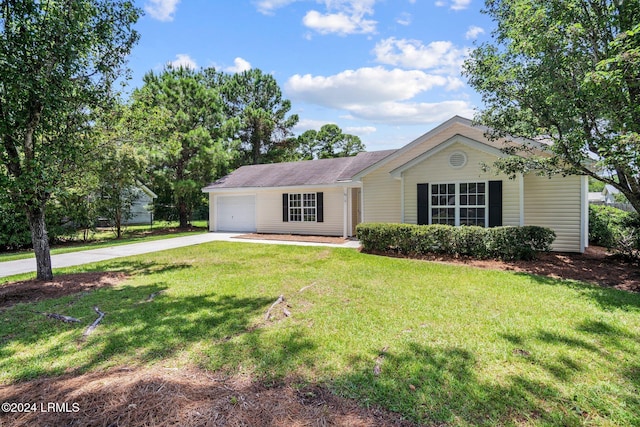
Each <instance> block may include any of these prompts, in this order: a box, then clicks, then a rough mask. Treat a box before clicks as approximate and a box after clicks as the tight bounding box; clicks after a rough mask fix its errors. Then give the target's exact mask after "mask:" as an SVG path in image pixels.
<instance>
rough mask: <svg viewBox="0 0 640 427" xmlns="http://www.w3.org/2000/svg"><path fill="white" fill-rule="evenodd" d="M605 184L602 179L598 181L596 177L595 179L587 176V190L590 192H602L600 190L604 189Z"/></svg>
mask: <svg viewBox="0 0 640 427" xmlns="http://www.w3.org/2000/svg"><path fill="white" fill-rule="evenodd" d="M605 185H606V184H605V183H604V182H602V181H598V180H597V179H595V178H594V177H592V176H590V177H589V191H590V192H593V193H595V192H598V193H600V192H602V190H604V186H605Z"/></svg>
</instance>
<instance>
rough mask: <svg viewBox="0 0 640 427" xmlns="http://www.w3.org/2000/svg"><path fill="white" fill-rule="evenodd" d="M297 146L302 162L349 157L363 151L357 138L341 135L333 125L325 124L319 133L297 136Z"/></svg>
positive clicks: (362, 145) (311, 130) (307, 132)
mask: <svg viewBox="0 0 640 427" xmlns="http://www.w3.org/2000/svg"><path fill="white" fill-rule="evenodd" d="M297 145H298V152H299V153H300V156H301V157H302V159H303V160H312V159H328V158H334V157H349V156H355V155H356V154H358V153H359V152H361V151H364V150H365V147H364V144H362V141H360V138H359V137H357V136H355V135H350V134H346V133H343V132H342V129H340V128H339V127H338V126H337V125H334V124H326V125H324V126H322V127H321V128H320V130H319V131H315V130H313V129H310V130H308V131H305V132H304V133H303V134H302V135H300V136H298V138H297Z"/></svg>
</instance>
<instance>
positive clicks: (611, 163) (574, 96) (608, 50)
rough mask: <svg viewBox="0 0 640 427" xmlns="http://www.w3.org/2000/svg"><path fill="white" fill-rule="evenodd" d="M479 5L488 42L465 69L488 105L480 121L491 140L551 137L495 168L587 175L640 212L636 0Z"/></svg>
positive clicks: (516, 0)
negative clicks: (488, 24)
mask: <svg viewBox="0 0 640 427" xmlns="http://www.w3.org/2000/svg"><path fill="white" fill-rule="evenodd" d="M484 12H485V13H486V14H488V15H489V16H490V17H491V18H492V19H493V20H494V22H495V24H496V26H497V28H496V29H495V30H494V32H493V33H492V34H493V41H491V42H487V43H483V44H481V45H479V46H478V47H477V48H476V49H474V50H473V52H472V53H471V55H470V57H469V59H468V60H467V61H466V63H465V67H464V74H465V75H466V76H467V77H468V78H469V84H470V85H471V86H472V87H473V88H475V89H476V90H477V91H478V92H479V93H480V94H481V95H482V98H483V103H484V105H485V108H484V109H483V111H482V112H481V113H480V115H479V116H478V117H477V120H478V121H479V122H481V123H482V124H484V125H487V126H489V127H490V129H491V134H492V137H494V138H496V139H497V138H501V137H504V138H506V139H507V140H511V139H514V138H518V137H524V138H529V139H530V140H531V139H535V140H544V141H548V142H551V144H545V145H541V144H538V143H531V144H526V147H525V150H524V151H525V152H526V153H527V154H530V155H531V156H530V157H527V158H526V159H522V158H520V159H519V160H512V159H509V158H507V159H501V160H500V161H499V162H498V163H496V166H497V167H498V168H499V169H501V170H503V171H504V172H506V173H508V174H513V173H514V172H527V171H530V170H538V171H543V172H546V173H549V174H552V173H580V174H586V175H589V176H591V177H592V178H593V179H595V180H598V181H602V182H604V183H607V184H611V185H613V186H614V187H615V188H617V189H618V190H620V191H621V192H622V193H623V194H624V195H625V196H626V197H627V199H628V200H629V202H630V203H631V204H632V205H633V206H634V207H635V208H636V210H640V86H639V85H638V81H640V1H638V0H625V1H620V0H602V1H597V2H594V1H588V0H565V1H555V0H533V1H532V0H508V1H507V0H487V1H486V2H485V10H484ZM519 141H520V142H521V141H522V140H519ZM541 151H544V152H547V153H546V154H548V156H547V155H545V154H544V153H541ZM510 153H511V154H517V153H515V152H513V151H511V152H510ZM520 154H522V153H520ZM593 159H597V162H595V163H596V164H595V165H594V164H593V163H594V161H593ZM598 170H606V171H609V172H610V174H608V175H606V176H600V175H598V174H597V173H596V172H597V171H598Z"/></svg>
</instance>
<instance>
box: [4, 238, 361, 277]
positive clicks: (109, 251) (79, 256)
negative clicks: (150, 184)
mask: <svg viewBox="0 0 640 427" xmlns="http://www.w3.org/2000/svg"><path fill="white" fill-rule="evenodd" d="M240 235H242V233H204V234H195V235H192V236H183V237H174V238H172V239H164V240H154V241H151V242H142V243H131V244H129V245H121V246H109V247H105V248H99V249H90V250H87V251H80V252H70V253H66V254H59V255H51V265H52V267H53V268H62V267H71V266H74V265H81V264H89V263H92V262H98V261H105V260H108V259H113V258H120V257H127V256H132V255H140V254H146V253H149V252H158V251H164V250H167V249H174V248H181V247H184V246H191V245H199V244H201V243H207V242H214V241H227V242H237V243H262V244H276V245H297V246H328V247H338V248H357V247H359V246H360V243H359V242H357V241H348V242H346V243H343V244H331V243H310V242H293V241H282V240H254V239H236V238H234V237H237V236H240ZM35 271H36V261H35V259H34V258H28V259H21V260H17V261H5V262H0V277H7V276H13V275H15V274H22V273H31V272H35Z"/></svg>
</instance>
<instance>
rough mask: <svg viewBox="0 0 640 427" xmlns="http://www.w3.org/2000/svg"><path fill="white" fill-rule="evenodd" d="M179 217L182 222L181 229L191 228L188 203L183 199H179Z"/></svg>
mask: <svg viewBox="0 0 640 427" xmlns="http://www.w3.org/2000/svg"><path fill="white" fill-rule="evenodd" d="M178 217H179V220H180V226H179V227H180V228H187V227H188V226H189V213H188V212H187V203H186V202H185V201H184V199H183V198H182V197H179V198H178Z"/></svg>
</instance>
